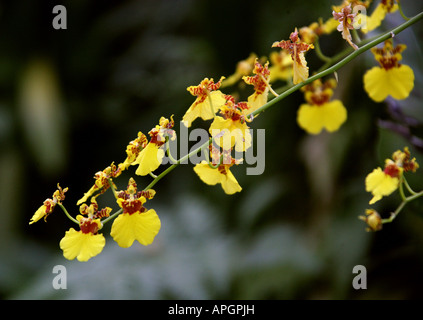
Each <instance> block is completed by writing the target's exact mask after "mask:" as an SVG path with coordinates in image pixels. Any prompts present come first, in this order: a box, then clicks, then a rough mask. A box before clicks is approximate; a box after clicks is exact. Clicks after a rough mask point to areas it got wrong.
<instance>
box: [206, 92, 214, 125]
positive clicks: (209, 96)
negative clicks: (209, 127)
mask: <svg viewBox="0 0 423 320" xmlns="http://www.w3.org/2000/svg"><path fill="white" fill-rule="evenodd" d="M206 91H207V98H208V99H209V105H210V111H211V113H212V115H213V118H215V117H216V112H214V108H213V102H212V98H211V95H210V92H209V90H206Z"/></svg>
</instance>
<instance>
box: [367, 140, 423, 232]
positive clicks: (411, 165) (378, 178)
mask: <svg viewBox="0 0 423 320" xmlns="http://www.w3.org/2000/svg"><path fill="white" fill-rule="evenodd" d="M418 167H419V164H418V163H417V161H416V158H411V154H410V151H409V149H408V147H405V148H404V151H401V150H397V151H395V152H394V153H393V154H392V158H391V159H386V160H385V166H384V169H383V170H382V169H381V168H380V167H378V168H376V169H374V170H373V171H372V172H371V173H369V174H368V175H367V177H366V179H365V187H366V191H367V192H370V193H371V194H372V195H373V198H372V199H371V200H370V202H369V204H374V203H376V202H377V201H379V200H380V199H382V197H386V196H389V195H391V194H392V193H393V192H394V191H396V190H397V189H398V188H399V189H400V193H401V196H402V197H403V201H405V202H407V201H408V200H407V199H406V198H405V196H404V194H403V190H402V187H403V184H405V185H406V187H407V188H408V189H409V190H411V188H410V187H409V186H408V183H407V182H406V180H405V177H404V173H405V172H416V170H417V169H418ZM412 193H413V194H414V195H415V194H416V193H415V192H413V191H412ZM360 219H362V220H364V221H365V222H366V223H367V224H368V225H369V227H370V228H369V230H371V231H377V230H380V229H382V223H383V220H381V218H380V215H379V214H378V213H377V212H376V211H375V210H370V209H369V210H368V211H366V217H363V216H360ZM378 221H379V222H378ZM389 222H390V221H389Z"/></svg>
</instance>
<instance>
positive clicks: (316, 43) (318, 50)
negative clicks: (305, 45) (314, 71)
mask: <svg viewBox="0 0 423 320" xmlns="http://www.w3.org/2000/svg"><path fill="white" fill-rule="evenodd" d="M314 52H316V55H317V56H318V57H319V59H320V60H322V61H325V62H331V61H332V58H330V57H328V56H326V55H324V54H323V52H322V49H321V48H320V43H319V38H318V37H317V36H316V41H314Z"/></svg>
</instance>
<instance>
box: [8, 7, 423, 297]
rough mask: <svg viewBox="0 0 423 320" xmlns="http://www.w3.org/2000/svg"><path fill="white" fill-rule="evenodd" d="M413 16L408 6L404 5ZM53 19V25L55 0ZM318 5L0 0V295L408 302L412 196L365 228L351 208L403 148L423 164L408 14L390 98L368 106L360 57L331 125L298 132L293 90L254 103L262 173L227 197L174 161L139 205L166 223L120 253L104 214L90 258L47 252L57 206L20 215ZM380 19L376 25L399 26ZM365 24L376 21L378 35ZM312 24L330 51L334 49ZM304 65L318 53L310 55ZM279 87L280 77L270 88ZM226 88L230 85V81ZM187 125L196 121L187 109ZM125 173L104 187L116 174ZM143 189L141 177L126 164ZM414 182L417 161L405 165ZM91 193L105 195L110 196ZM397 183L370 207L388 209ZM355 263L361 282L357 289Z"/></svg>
mask: <svg viewBox="0 0 423 320" xmlns="http://www.w3.org/2000/svg"><path fill="white" fill-rule="evenodd" d="M403 2H404V11H405V12H406V14H408V15H410V16H412V15H414V14H416V13H418V12H419V11H421V10H422V9H423V6H422V4H421V3H420V2H418V1H416V2H412V1H403ZM58 4H63V5H64V6H65V7H66V9H67V29H66V30H55V29H54V28H53V27H52V20H53V18H54V16H55V15H54V14H53V13H52V9H53V7H54V6H55V5H58ZM333 4H339V3H337V2H332V1H318V2H317V1H280V0H265V1H250V0H248V1H232V0H226V1H194V0H149V1H143V0H138V1H136V0H132V1H83V0H72V1H34V0H32V1H30V0H26V1H25V0H19V1H8V2H6V1H3V2H1V5H0V48H1V50H0V92H1V95H0V147H1V154H0V177H1V180H0V188H1V189H0V190H1V193H0V197H1V198H0V219H1V220H0V221H1V222H0V297H1V298H4V299H46V298H48V299H103V298H105V299H166V298H175V299H197V298H200V299H410V298H421V297H422V294H421V293H420V285H419V284H420V283H421V281H422V280H423V275H422V270H423V261H422V257H423V252H422V249H421V248H423V246H422V242H423V237H422V234H423V233H422V232H421V230H423V200H422V199H419V200H417V201H415V202H413V203H410V204H409V205H407V206H406V207H405V209H404V210H403V211H402V212H401V214H400V215H399V216H398V217H397V219H396V220H395V221H394V222H393V223H392V224H390V225H386V226H384V229H383V230H382V231H380V232H378V233H367V232H366V231H365V225H364V223H363V222H362V221H360V220H359V219H358V218H357V217H358V216H359V215H362V214H364V210H365V209H366V208H368V207H369V206H368V201H369V200H370V194H368V193H366V192H365V190H364V179H365V176H366V175H367V174H368V173H369V172H371V170H372V169H373V168H376V167H377V166H382V165H383V161H384V159H385V158H387V157H390V156H391V154H392V152H393V151H395V150H397V149H402V148H403V147H404V146H406V145H407V146H409V147H410V150H411V152H412V154H413V155H414V156H416V157H417V160H418V161H419V162H420V164H421V165H423V153H422V152H423V148H422V144H421V139H422V138H423V126H422V122H423V112H422V109H421V108H422V101H423V99H422V95H421V90H420V88H421V86H422V83H423V79H422V70H423V65H422V61H423V60H422V52H421V49H422V46H421V45H422V43H421V40H420V39H422V37H423V34H422V30H423V29H422V22H421V21H420V22H419V23H418V24H416V25H415V26H413V28H412V29H409V30H406V31H404V32H403V33H401V34H400V35H399V36H397V37H396V38H395V40H398V41H400V42H402V43H406V44H407V46H408V49H407V50H406V51H405V52H404V54H403V57H404V60H403V62H404V63H406V64H408V65H410V66H412V67H413V69H414V72H415V76H416V79H415V89H414V90H413V93H412V95H411V96H410V97H409V98H408V99H406V100H404V101H399V102H395V101H387V102H386V103H374V102H372V101H371V100H370V99H369V98H368V97H367V95H366V93H365V92H364V90H363V85H362V75H363V73H364V72H365V71H366V70H367V69H368V68H370V67H371V66H373V65H375V63H376V62H375V61H374V59H373V56H372V55H371V53H370V52H367V53H366V54H363V55H362V56H360V57H358V58H357V59H355V60H353V61H352V62H351V63H349V64H348V65H346V66H344V67H342V68H341V69H340V70H339V71H338V78H339V85H338V88H337V90H336V97H337V98H340V99H342V101H343V102H344V105H345V106H346V107H347V109H348V121H347V122H346V123H345V124H344V125H343V126H342V127H341V129H340V130H339V131H338V132H336V133H333V134H327V133H321V134H319V135H317V136H309V135H307V134H306V133H305V132H303V131H302V130H301V129H300V128H299V127H298V126H297V124H296V121H295V119H296V111H297V108H298V106H299V105H300V104H301V103H303V101H304V100H303V96H302V93H301V92H296V93H294V94H293V95H291V96H289V97H288V98H286V99H285V100H283V101H282V102H281V103H278V104H277V105H275V106H273V107H271V108H270V109H268V110H267V111H266V112H265V113H263V114H262V115H261V116H260V117H259V118H258V119H257V120H256V121H254V123H253V124H252V128H254V129H259V128H265V129H266V169H265V172H264V173H263V174H262V175H258V176H247V175H246V174H245V168H246V167H245V166H239V167H237V168H235V169H234V170H233V172H234V174H235V176H236V177H237V179H238V181H239V182H240V184H241V186H242V187H243V191H242V192H241V193H239V194H235V195H233V196H227V195H225V194H224V193H223V191H222V189H221V188H220V187H219V186H216V187H210V186H207V185H205V184H203V183H202V182H201V181H200V180H199V179H198V177H197V176H196V175H195V173H194V172H193V170H192V166H191V165H181V166H179V167H178V168H177V169H176V170H174V171H173V172H172V173H171V174H169V175H168V176H166V178H165V179H163V180H161V181H160V182H159V183H158V184H157V185H156V187H155V189H156V191H157V195H156V197H155V198H154V200H152V201H150V202H149V203H148V205H149V207H154V208H155V209H156V211H157V212H158V214H159V216H160V218H161V220H162V230H161V231H160V233H159V235H158V236H157V238H156V240H155V242H154V244H152V245H151V246H149V247H141V246H138V245H133V247H131V248H130V249H122V248H119V247H118V246H117V245H116V244H115V243H114V242H113V240H112V239H111V238H110V236H107V234H108V231H109V228H110V226H109V225H106V226H105V228H104V234H105V235H106V239H107V240H106V247H105V248H104V250H103V252H102V253H101V254H100V255H99V256H97V257H95V258H93V259H91V260H90V261H89V262H87V263H79V262H77V261H67V260H65V259H64V258H63V256H62V252H61V250H60V248H59V247H58V243H59V241H60V239H61V238H62V237H63V235H64V233H65V231H66V230H68V229H69V228H70V227H73V225H72V223H71V222H70V221H69V220H68V219H67V218H66V217H65V216H64V214H62V213H61V211H60V210H59V208H57V209H56V211H55V212H54V214H53V215H51V216H50V217H49V218H48V223H44V222H43V221H40V222H38V223H36V224H34V225H31V226H28V222H29V219H30V218H31V216H32V215H33V213H34V212H35V210H37V208H38V207H39V206H40V205H41V204H42V202H43V201H44V200H45V199H46V198H48V197H51V196H52V193H53V192H54V190H55V188H56V185H57V183H60V185H61V186H62V187H69V192H68V193H67V197H66V200H65V205H66V207H67V208H68V210H69V211H70V212H71V213H72V214H74V215H76V214H77V213H78V207H77V206H76V201H77V200H78V199H79V198H80V197H81V196H82V195H83V193H84V192H86V191H87V190H88V189H89V188H90V187H91V185H92V184H93V182H94V180H93V179H92V177H93V175H94V173H95V172H97V171H99V170H103V169H104V168H105V167H107V166H108V165H110V163H111V162H113V161H115V163H119V162H121V161H123V160H124V158H125V148H126V145H127V143H128V142H129V141H131V140H132V139H134V138H135V137H136V135H137V132H138V131H143V132H144V133H147V132H148V131H149V130H150V129H151V128H152V127H154V126H155V125H156V124H157V123H158V120H159V118H160V117H161V116H165V117H170V116H171V115H172V114H173V115H174V118H175V120H176V130H179V120H180V119H181V118H182V116H183V114H184V113H185V110H186V109H187V108H188V106H189V105H190V104H191V103H192V101H193V97H192V96H191V95H190V94H189V93H188V92H187V91H186V88H187V87H188V86H190V85H196V84H198V83H199V82H200V81H201V80H202V79H203V78H205V77H209V78H214V79H219V78H220V76H222V75H223V76H229V75H230V74H231V73H233V71H234V69H235V66H236V63H237V62H238V61H240V60H242V59H245V58H247V57H248V55H249V54H250V53H251V52H254V53H256V54H257V55H259V56H267V55H268V54H269V53H270V51H271V50H272V49H271V44H272V43H273V42H274V41H279V40H282V39H287V38H288V36H289V34H290V33H291V32H292V31H293V30H294V28H295V27H302V26H305V25H309V24H310V23H311V22H313V21H316V20H317V19H318V18H319V17H323V18H324V19H326V18H329V17H330V16H331V12H332V8H331V5H333ZM402 21H403V20H402V18H401V16H400V15H399V14H398V13H397V14H393V15H390V16H388V18H387V19H386V20H385V22H384V23H383V25H382V29H380V30H379V31H381V30H388V29H389V28H391V27H393V26H396V25H398V24H400V23H402ZM379 31H378V32H379ZM346 46H347V44H346V43H345V42H344V41H343V40H342V39H341V36H340V35H339V34H336V33H334V34H332V35H330V36H327V37H322V39H321V47H322V49H323V51H324V52H325V53H326V54H327V55H333V54H335V53H337V52H340V51H341V50H343V49H344V48H346ZM307 60H308V62H309V66H310V70H311V72H312V71H313V70H317V69H318V68H319V67H320V66H321V62H320V61H319V60H318V59H317V58H316V56H315V55H314V54H313V53H310V54H308V56H307ZM281 86H283V84H281ZM228 93H230V92H228ZM194 126H199V127H204V128H206V126H207V124H206V123H202V122H201V121H200V120H197V121H196V122H194ZM131 175H133V171H131V172H130V173H126V174H124V175H123V176H122V177H121V178H120V179H119V180H118V181H117V184H118V187H119V188H121V189H123V188H125V187H126V183H127V179H128V178H129V177H130V176H131ZM136 180H137V183H138V184H139V185H140V186H145V185H147V184H148V183H149V182H150V181H151V178H150V177H136ZM409 182H410V184H411V185H412V186H413V187H414V188H415V189H416V190H421V189H423V179H421V172H419V171H417V173H416V174H415V175H413V176H410V178H409ZM99 201H101V202H100V204H101V205H102V206H107V205H108V206H112V207H113V208H116V204H115V203H114V201H113V197H111V195H110V194H109V193H107V194H106V195H104V196H103V197H102V198H100V200H99ZM399 203H400V198H399V197H398V196H397V195H396V194H395V195H392V196H390V197H388V198H386V199H385V198H384V199H383V201H380V202H378V203H377V204H376V205H375V206H374V208H376V209H377V210H378V211H379V212H381V213H382V214H383V215H384V216H386V217H387V216H389V212H390V211H393V210H394V209H395V208H396V206H397V205H398V204H399ZM57 264H62V265H64V266H66V268H67V270H68V273H67V276H68V288H67V290H54V289H53V287H52V279H53V277H54V276H55V275H54V274H52V269H53V266H54V265H57ZM355 265H364V266H366V268H367V272H368V274H367V279H368V285H367V286H368V289H367V290H354V289H353V287H352V279H353V277H354V276H355V274H353V273H352V270H353V267H354V266H355Z"/></svg>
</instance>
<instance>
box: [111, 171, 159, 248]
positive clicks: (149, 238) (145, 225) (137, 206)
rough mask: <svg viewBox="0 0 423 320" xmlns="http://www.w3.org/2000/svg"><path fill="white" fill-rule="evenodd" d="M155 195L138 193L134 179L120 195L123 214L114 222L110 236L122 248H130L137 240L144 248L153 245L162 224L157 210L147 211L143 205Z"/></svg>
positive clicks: (152, 193)
mask: <svg viewBox="0 0 423 320" xmlns="http://www.w3.org/2000/svg"><path fill="white" fill-rule="evenodd" d="M154 194H155V192H154V190H148V191H139V192H137V186H136V183H135V181H134V179H132V178H131V179H130V180H129V183H128V188H127V190H125V191H121V192H119V193H118V199H117V203H118V205H119V206H120V207H121V208H122V209H123V213H122V214H120V215H119V216H118V217H117V218H116V219H115V220H114V221H113V225H112V229H111V232H110V235H111V236H112V238H113V239H114V240H115V241H116V242H117V243H118V245H119V246H120V247H122V248H128V247H130V246H132V244H133V243H134V241H135V240H136V241H138V242H139V243H141V244H142V245H144V246H146V245H149V244H151V243H153V241H154V238H155V236H156V235H157V234H158V232H159V230H160V227H161V222H160V219H159V217H158V215H157V214H156V211H155V210H153V209H149V210H147V209H146V208H145V207H144V206H143V205H144V203H145V202H146V200H147V199H151V198H153V196H154Z"/></svg>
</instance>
